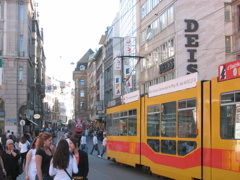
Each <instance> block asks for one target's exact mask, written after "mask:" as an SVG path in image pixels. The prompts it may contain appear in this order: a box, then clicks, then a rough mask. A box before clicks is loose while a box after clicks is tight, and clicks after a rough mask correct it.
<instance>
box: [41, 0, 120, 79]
mask: <svg viewBox="0 0 240 180" xmlns="http://www.w3.org/2000/svg"><path fill="white" fill-rule="evenodd" d="M118 6H119V0H67V1H66V0H38V8H39V18H40V27H42V28H43V30H44V51H45V56H46V58H47V63H46V64H47V70H46V72H47V75H49V76H54V78H55V79H58V80H63V81H67V82H68V81H71V80H72V71H73V70H74V68H75V66H76V62H77V61H78V60H79V59H80V58H81V57H82V56H83V55H84V54H85V52H86V51H87V50H88V49H89V48H91V49H92V50H93V51H95V49H96V48H98V47H99V45H98V42H99V40H100V37H101V35H103V34H104V33H105V31H106V28H107V26H111V24H112V21H113V19H114V18H115V16H116V14H117V11H118ZM71 62H74V63H75V64H74V65H71Z"/></svg>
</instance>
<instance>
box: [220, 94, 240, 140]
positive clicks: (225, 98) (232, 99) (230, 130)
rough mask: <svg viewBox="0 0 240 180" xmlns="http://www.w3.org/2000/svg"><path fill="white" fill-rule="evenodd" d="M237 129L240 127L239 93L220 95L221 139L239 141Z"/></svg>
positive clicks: (239, 131)
mask: <svg viewBox="0 0 240 180" xmlns="http://www.w3.org/2000/svg"><path fill="white" fill-rule="evenodd" d="M226 103H228V104H226ZM239 127H240V104H239V92H233V93H227V94H222V95H221V107H220V136H221V138H222V139H240V128H239Z"/></svg>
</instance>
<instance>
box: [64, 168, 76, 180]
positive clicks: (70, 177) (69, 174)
mask: <svg viewBox="0 0 240 180" xmlns="http://www.w3.org/2000/svg"><path fill="white" fill-rule="evenodd" d="M64 171H65V172H66V173H67V175H68V176H69V177H70V179H72V180H74V179H73V178H72V177H71V176H70V174H69V173H68V172H67V170H66V169H64Z"/></svg>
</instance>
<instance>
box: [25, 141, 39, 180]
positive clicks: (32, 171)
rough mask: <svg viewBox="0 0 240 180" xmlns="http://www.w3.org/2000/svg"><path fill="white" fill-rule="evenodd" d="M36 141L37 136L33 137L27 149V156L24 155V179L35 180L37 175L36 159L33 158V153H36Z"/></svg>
mask: <svg viewBox="0 0 240 180" xmlns="http://www.w3.org/2000/svg"><path fill="white" fill-rule="evenodd" d="M36 142H37V137H36V138H34V140H33V142H32V145H31V149H30V150H29V151H28V153H27V156H26V165H25V174H26V176H25V180H35V178H36V175H37V169H36V160H35V155H36V151H37V150H36Z"/></svg>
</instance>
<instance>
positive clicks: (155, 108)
mask: <svg viewBox="0 0 240 180" xmlns="http://www.w3.org/2000/svg"><path fill="white" fill-rule="evenodd" d="M151 112H160V104H157V105H153V106H148V113H151Z"/></svg>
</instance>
